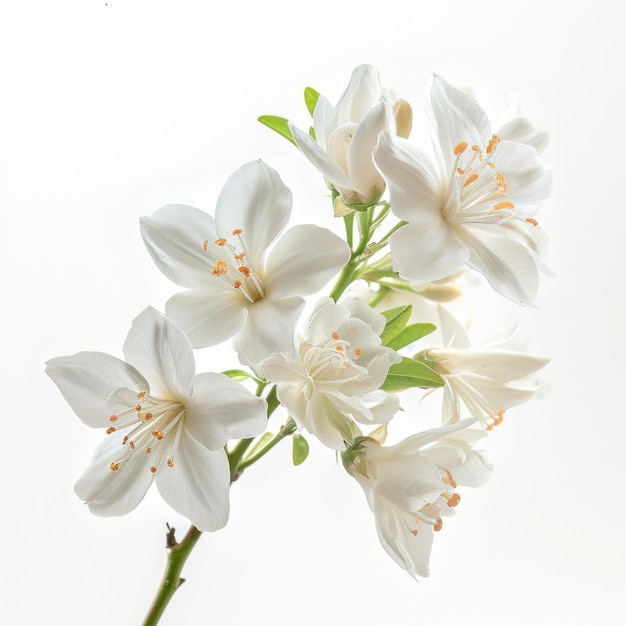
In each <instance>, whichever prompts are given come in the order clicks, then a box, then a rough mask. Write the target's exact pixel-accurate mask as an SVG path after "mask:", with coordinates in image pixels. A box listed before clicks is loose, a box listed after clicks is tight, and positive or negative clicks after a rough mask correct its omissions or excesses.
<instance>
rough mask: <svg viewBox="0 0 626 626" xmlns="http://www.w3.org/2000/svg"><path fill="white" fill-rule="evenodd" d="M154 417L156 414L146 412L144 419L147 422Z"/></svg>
mask: <svg viewBox="0 0 626 626" xmlns="http://www.w3.org/2000/svg"><path fill="white" fill-rule="evenodd" d="M153 417H154V416H153V415H152V413H146V414H145V415H144V416H143V419H144V420H145V421H146V422H149V421H150V420H151V419H152V418H153Z"/></svg>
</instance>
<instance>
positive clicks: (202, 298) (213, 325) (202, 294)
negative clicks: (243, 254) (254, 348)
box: [165, 289, 247, 348]
mask: <svg viewBox="0 0 626 626" xmlns="http://www.w3.org/2000/svg"><path fill="white" fill-rule="evenodd" d="M165 313H166V315H167V316H168V317H169V318H170V319H172V320H173V321H174V322H175V323H176V324H178V326H180V327H181V328H182V329H183V331H184V332H185V333H186V334H187V336H188V337H189V340H190V341H191V345H192V346H193V347H194V348H206V347H207V346H214V345H216V344H218V343H221V342H222V341H225V340H226V339H228V338H230V337H232V336H233V335H235V334H236V333H237V332H239V331H240V330H241V328H242V327H243V325H244V324H245V321H246V316H247V310H246V306H245V304H244V298H243V296H241V294H238V293H235V292H231V293H229V292H222V293H219V294H216V293H215V292H214V290H212V289H194V290H193V291H182V292H180V293H177V294H175V295H174V296H172V297H171V298H170V299H169V300H168V301H167V303H166V304H165Z"/></svg>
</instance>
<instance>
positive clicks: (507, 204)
mask: <svg viewBox="0 0 626 626" xmlns="http://www.w3.org/2000/svg"><path fill="white" fill-rule="evenodd" d="M514 208H515V205H514V204H513V203H512V202H509V201H508V200H505V201H504V202H497V203H496V204H494V205H493V210H494V211H499V210H500V209H514Z"/></svg>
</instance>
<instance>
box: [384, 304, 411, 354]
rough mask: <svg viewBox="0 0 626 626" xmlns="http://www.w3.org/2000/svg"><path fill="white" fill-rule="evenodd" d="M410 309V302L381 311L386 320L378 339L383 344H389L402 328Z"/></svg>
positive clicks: (407, 318)
mask: <svg viewBox="0 0 626 626" xmlns="http://www.w3.org/2000/svg"><path fill="white" fill-rule="evenodd" d="M412 311H413V307H412V306H411V305H410V304H405V305H403V306H397V307H394V308H393V309H388V310H387V311H383V312H382V315H383V317H384V318H385V319H386V320H387V323H386V324H385V328H384V330H383V332H382V334H381V336H380V341H381V343H382V344H383V346H387V345H389V342H390V341H391V340H392V339H393V338H394V337H395V336H396V335H399V334H400V333H401V332H402V331H403V330H404V327H405V326H406V323H407V322H408V321H409V318H410V317H411V313H412Z"/></svg>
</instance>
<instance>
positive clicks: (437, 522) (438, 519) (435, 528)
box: [433, 517, 443, 532]
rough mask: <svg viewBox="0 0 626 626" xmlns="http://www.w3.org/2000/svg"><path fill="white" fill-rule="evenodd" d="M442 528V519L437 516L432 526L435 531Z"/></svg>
mask: <svg viewBox="0 0 626 626" xmlns="http://www.w3.org/2000/svg"><path fill="white" fill-rule="evenodd" d="M442 528H443V520H442V519H441V518H440V517H438V518H437V521H436V522H435V525H434V526H433V530H434V531H435V532H439V531H440V530H441V529H442Z"/></svg>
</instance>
